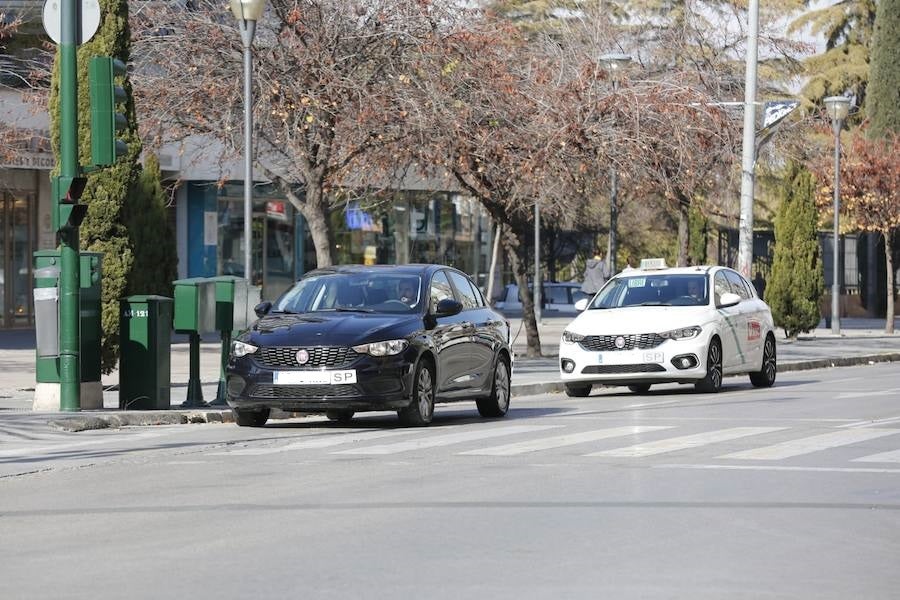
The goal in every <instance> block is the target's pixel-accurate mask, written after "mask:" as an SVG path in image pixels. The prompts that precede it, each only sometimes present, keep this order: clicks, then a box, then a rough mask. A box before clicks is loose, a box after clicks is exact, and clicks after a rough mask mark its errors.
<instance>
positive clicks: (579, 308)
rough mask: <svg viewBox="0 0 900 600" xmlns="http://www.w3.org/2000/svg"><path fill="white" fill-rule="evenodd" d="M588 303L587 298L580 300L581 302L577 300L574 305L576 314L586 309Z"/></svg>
mask: <svg viewBox="0 0 900 600" xmlns="http://www.w3.org/2000/svg"><path fill="white" fill-rule="evenodd" d="M588 302H589V300H588V299H587V298H582V299H581V300H579V301H578V302H576V303H575V310H577V311H578V312H581V311H583V310H584V309H586V308H587V307H588Z"/></svg>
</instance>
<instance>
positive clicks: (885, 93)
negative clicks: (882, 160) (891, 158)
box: [866, 0, 900, 137]
mask: <svg viewBox="0 0 900 600" xmlns="http://www.w3.org/2000/svg"><path fill="white" fill-rule="evenodd" d="M866 114H867V115H868V116H869V118H870V119H871V126H870V128H869V135H871V136H875V137H882V136H884V135H885V134H887V133H900V0H880V2H879V3H878V9H877V12H876V13H875V34H874V36H873V38H872V62H871V63H870V65H869V96H868V98H867V101H866Z"/></svg>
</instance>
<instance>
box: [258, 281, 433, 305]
mask: <svg viewBox="0 0 900 600" xmlns="http://www.w3.org/2000/svg"><path fill="white" fill-rule="evenodd" d="M421 288H422V278H421V277H419V276H418V275H412V274H409V275H407V274H403V273H386V272H374V271H373V272H362V273H327V274H320V275H310V276H308V277H304V278H303V279H301V280H300V281H298V282H297V283H295V284H294V286H293V287H292V288H291V289H289V290H288V291H287V292H285V293H284V295H283V296H282V297H281V298H279V299H278V300H277V301H276V302H275V305H274V306H273V307H272V312H284V313H311V312H326V311H328V312H359V313H393V314H396V313H414V312H418V311H419V308H420V306H421Z"/></svg>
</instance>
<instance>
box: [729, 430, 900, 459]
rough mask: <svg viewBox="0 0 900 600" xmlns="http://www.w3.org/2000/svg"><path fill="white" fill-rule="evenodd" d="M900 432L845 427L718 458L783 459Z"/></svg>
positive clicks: (899, 431)
mask: <svg viewBox="0 0 900 600" xmlns="http://www.w3.org/2000/svg"><path fill="white" fill-rule="evenodd" d="M897 433H900V429H844V430H841V431H835V432H832V433H823V434H821V435H814V436H812V437H806V438H800V439H799V440H791V441H788V442H782V443H780V444H773V445H771V446H764V447H762V448H753V449H752V450H743V451H741V452H733V453H731V454H724V455H722V456H717V457H716V458H722V459H738V460H782V459H785V458H792V457H794V456H801V455H803V454H812V453H813V452H819V451H820V450H828V449H829V448H837V447H840V446H849V445H850V444H856V443H859V442H865V441H867V440H874V439H875V438H880V437H884V436H886V435H894V434H897Z"/></svg>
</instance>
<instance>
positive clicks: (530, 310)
mask: <svg viewBox="0 0 900 600" xmlns="http://www.w3.org/2000/svg"><path fill="white" fill-rule="evenodd" d="M503 247H504V248H505V249H506V255H507V256H508V257H509V262H510V266H511V267H512V270H513V276H514V277H515V280H516V285H518V286H519V298H520V299H521V300H522V321H523V322H524V324H525V337H526V340H527V343H528V350H527V351H526V356H528V357H529V358H538V357H540V356H541V337H540V334H539V333H538V328H537V319H536V318H535V314H534V296H532V295H531V294H529V293H528V274H527V272H526V267H525V262H524V261H523V260H522V257H520V256H519V251H520V250H521V249H522V248H524V247H525V244H524V243H523V240H522V237H520V236H519V235H518V234H516V233H515V232H513V231H510V230H507V229H506V228H504V232H503ZM537 285H540V283H538V284H537Z"/></svg>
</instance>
